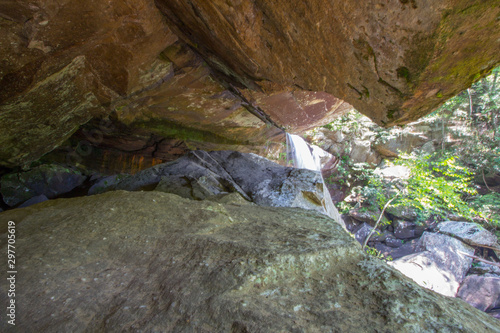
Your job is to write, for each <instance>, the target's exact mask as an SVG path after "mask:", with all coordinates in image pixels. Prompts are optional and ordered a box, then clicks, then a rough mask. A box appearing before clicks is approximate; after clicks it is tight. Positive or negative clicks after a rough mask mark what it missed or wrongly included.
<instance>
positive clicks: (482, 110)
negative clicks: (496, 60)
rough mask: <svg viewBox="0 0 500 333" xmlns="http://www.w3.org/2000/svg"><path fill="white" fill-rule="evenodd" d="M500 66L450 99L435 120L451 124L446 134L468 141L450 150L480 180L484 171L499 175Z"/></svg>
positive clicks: (433, 115) (438, 110) (437, 112)
mask: <svg viewBox="0 0 500 333" xmlns="http://www.w3.org/2000/svg"><path fill="white" fill-rule="evenodd" d="M499 81H500V67H498V68H496V69H494V70H493V72H492V75H490V76H488V77H486V78H484V79H482V80H480V81H478V82H476V83H474V84H473V85H472V87H471V88H470V89H467V90H465V91H463V92H462V93H460V94H459V95H457V96H455V97H453V98H451V99H450V100H448V101H447V102H446V103H445V104H444V105H443V106H441V107H440V108H439V109H437V110H436V111H435V112H434V113H433V114H432V117H438V118H441V119H442V121H444V122H445V124H448V123H450V122H451V124H450V125H453V126H448V127H447V129H446V131H447V132H449V133H450V134H451V135H452V136H453V137H454V138H456V139H458V140H460V141H462V142H467V144H462V145H452V146H451V147H449V150H451V151H452V152H453V154H455V155H457V156H460V157H461V159H462V160H463V161H464V162H465V163H467V165H468V166H469V168H470V169H471V170H472V171H473V172H474V173H475V174H476V177H478V176H479V175H480V174H482V173H483V172H485V173H489V172H500V131H499V125H500V103H499V101H500V82H499Z"/></svg>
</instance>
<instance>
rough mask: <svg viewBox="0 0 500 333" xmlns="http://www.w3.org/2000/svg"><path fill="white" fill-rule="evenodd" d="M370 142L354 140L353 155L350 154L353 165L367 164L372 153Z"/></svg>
mask: <svg viewBox="0 0 500 333" xmlns="http://www.w3.org/2000/svg"><path fill="white" fill-rule="evenodd" d="M370 145H371V143H370V141H361V140H353V141H352V142H351V153H350V154H349V157H350V161H351V162H352V163H363V162H366V160H367V157H368V156H369V155H370V153H371V150H370V148H371V146H370Z"/></svg>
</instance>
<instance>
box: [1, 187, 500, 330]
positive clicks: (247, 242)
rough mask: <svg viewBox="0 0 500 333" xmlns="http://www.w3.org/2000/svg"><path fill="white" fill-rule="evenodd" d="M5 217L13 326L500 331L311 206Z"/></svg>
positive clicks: (115, 206)
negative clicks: (368, 249) (11, 234)
mask: <svg viewBox="0 0 500 333" xmlns="http://www.w3.org/2000/svg"><path fill="white" fill-rule="evenodd" d="M24 210H27V211H29V214H20V212H22V211H24ZM14 215H15V216H16V220H17V221H16V222H17V231H18V232H19V234H21V235H24V236H23V237H20V238H19V239H18V240H17V242H16V245H17V246H18V247H17V248H16V250H17V249H18V251H19V252H17V253H16V255H17V258H18V259H19V262H20V265H22V270H23V274H19V275H18V280H16V282H17V285H19V286H23V288H19V290H16V298H17V299H19V300H23V301H22V302H19V304H18V307H17V317H16V319H17V322H16V324H17V325H16V328H18V329H19V330H20V331H40V332H42V331H47V332H83V331H88V332H96V331H143V332H152V331H160V332H192V331H208V332H231V331H239V332H244V331H247V332H279V331H287V332H293V331H311V332H312V331H318V332H329V331H339V332H370V331H375V330H376V331H380V332H419V331H426V332H428V331H435V332H446V331H448V332H455V331H462V332H485V333H489V332H499V331H500V329H499V327H498V323H497V322H496V320H495V319H494V318H492V317H490V316H488V315H487V314H485V313H483V312H481V311H479V310H477V309H475V308H473V307H470V306H468V305H467V304H465V303H464V302H462V301H461V300H457V299H450V298H446V297H443V296H441V295H438V294H436V293H432V292H429V291H426V290H425V289H422V288H420V287H419V286H417V285H416V284H415V283H413V282H411V281H410V280H408V279H407V278H405V277H403V276H402V275H401V274H400V273H398V272H396V271H395V270H393V269H392V268H390V267H388V266H387V265H385V264H384V263H383V262H381V261H378V260H376V259H373V258H370V257H369V256H367V255H365V254H363V253H362V251H361V249H360V246H359V245H358V244H357V242H356V241H355V240H353V239H352V238H351V237H350V236H349V235H348V234H347V233H346V232H344V231H343V229H342V228H341V227H340V226H339V225H337V224H335V223H332V220H331V219H329V218H326V217H325V216H323V215H321V214H319V213H317V212H314V211H310V210H304V209H298V208H275V207H259V206H255V205H239V206H238V205H235V204H219V203H214V202H211V201H193V200H186V199H183V198H180V197H179V196H176V195H173V194H168V193H162V192H156V191H152V192H126V191H116V192H108V193H105V194H101V195H95V196H87V197H80V198H74V199H58V200H50V201H47V202H44V203H41V204H39V205H36V206H31V207H28V208H23V209H16V210H11V211H9V212H4V213H2V214H0V218H1V219H2V221H4V220H9V219H12V218H13V217H14ZM49 238H50V239H51V241H50V242H48V241H47V239H49ZM6 243H7V242H6V235H5V234H1V235H0V251H2V252H5V251H6V248H5V247H6ZM41 254H43V255H41ZM7 283H8V281H7V280H6V279H1V280H0V288H2V290H7V288H8V287H7ZM6 301H7V293H0V303H2V304H5V302H6ZM16 304H17V303H16ZM374 305H375V306H374ZM382 313H383V314H384V315H381V314H382ZM7 326H8V324H7V323H6V321H5V320H2V321H0V330H1V331H6V330H7Z"/></svg>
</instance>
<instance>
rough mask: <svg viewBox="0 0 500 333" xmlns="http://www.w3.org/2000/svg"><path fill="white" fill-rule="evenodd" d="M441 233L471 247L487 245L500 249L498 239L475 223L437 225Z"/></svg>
mask: <svg viewBox="0 0 500 333" xmlns="http://www.w3.org/2000/svg"><path fill="white" fill-rule="evenodd" d="M437 230H439V232H441V233H443V234H446V235H450V236H452V237H456V238H458V239H460V240H462V241H463V242H465V243H467V244H470V245H479V246H482V245H485V246H490V247H496V248H500V245H498V243H497V237H496V236H495V235H493V234H492V233H491V232H489V231H488V230H486V229H484V228H483V227H481V226H480V225H478V224H476V223H473V222H454V221H446V222H441V223H439V224H438V225H437Z"/></svg>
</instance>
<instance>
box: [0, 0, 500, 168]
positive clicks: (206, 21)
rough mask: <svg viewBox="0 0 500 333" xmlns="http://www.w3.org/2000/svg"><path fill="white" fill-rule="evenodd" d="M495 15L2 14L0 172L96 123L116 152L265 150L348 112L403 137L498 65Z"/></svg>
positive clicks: (276, 9)
mask: <svg viewBox="0 0 500 333" xmlns="http://www.w3.org/2000/svg"><path fill="white" fill-rule="evenodd" d="M499 5H500V2H499V1H496V0H495V1H471V0H461V1H450V0H440V1H432V2H430V1H389V2H387V3H379V2H377V1H365V2H363V3H361V4H360V3H356V4H354V3H351V2H348V1H337V2H335V3H331V2H325V1H320V0H314V1H309V2H307V3H288V2H280V3H274V2H268V3H267V2H262V1H256V0H245V1H239V2H234V3H233V2H223V1H211V2H205V1H201V0H199V1H198V0H195V1H191V2H190V3H189V4H187V3H185V2H182V1H168V2H167V1H163V0H157V1H154V2H153V1H152V0H141V1H122V2H116V1H111V2H109V3H106V4H95V3H93V2H91V1H79V2H75V1H72V2H68V3H67V4H65V5H55V4H53V3H50V2H48V1H41V0H40V1H37V2H35V3H31V2H30V3H29V2H27V1H18V2H17V3H16V4H9V5H7V4H2V5H0V14H1V15H0V17H1V18H0V20H1V21H0V29H1V30H2V32H3V34H2V38H1V40H0V42H1V44H2V45H3V46H5V50H6V51H7V52H5V54H4V55H3V56H2V58H3V59H2V60H3V61H2V65H1V66H0V76H1V78H0V84H1V86H2V90H1V93H0V100H1V104H0V110H1V113H0V119H1V122H0V129H1V130H2V135H1V136H0V143H1V145H2V150H1V152H0V159H1V161H0V163H1V164H2V165H6V166H11V167H12V166H16V165H29V163H30V162H32V161H34V160H37V159H39V158H40V157H41V156H43V155H44V154H46V153H48V152H50V151H52V150H53V149H54V148H56V147H58V146H60V145H61V144H62V143H63V142H64V141H65V140H66V139H68V138H70V137H71V136H72V135H73V134H74V133H75V131H77V129H78V128H79V127H80V126H81V125H83V124H85V123H87V122H88V121H89V120H90V119H93V118H94V119H95V118H100V117H103V118H107V117H110V116H111V119H113V120H114V121H116V123H117V124H123V125H125V126H127V131H128V132H130V133H131V134H130V135H131V137H145V138H149V137H151V136H152V135H154V136H159V137H163V138H168V139H181V140H183V141H184V142H185V143H186V146H187V147H189V148H191V149H194V148H205V149H207V148H211V149H217V148H219V147H222V148H223V149H228V148H235V147H238V149H241V150H246V151H256V147H262V146H264V145H266V144H267V143H268V142H270V141H274V142H278V141H280V140H281V139H282V131H281V130H280V129H278V128H277V127H279V128H281V129H285V130H289V131H292V132H293V131H295V132H300V131H303V130H306V129H308V128H311V127H314V126H318V125H321V124H324V123H327V122H329V121H331V120H332V118H333V117H335V116H337V115H338V114H341V113H342V112H344V111H345V110H347V109H350V108H351V106H350V104H351V105H353V106H354V107H356V108H357V109H358V110H359V111H361V112H362V113H364V114H366V115H368V116H369V117H371V118H372V119H373V120H375V121H376V122H377V123H379V124H382V125H385V126H391V125H395V124H404V123H407V122H410V121H412V120H414V119H416V118H418V117H421V116H423V115H425V114H427V113H429V112H430V111H432V109H433V108H435V107H437V106H438V105H439V104H440V103H442V102H444V101H445V100H446V99H447V98H449V97H451V96H453V95H455V94H456V93H458V92H459V91H460V90H462V89H465V88H467V87H468V86H469V85H470V84H471V83H472V82H473V81H475V80H477V79H479V78H480V77H482V76H484V75H486V74H487V73H488V72H489V71H490V70H491V69H492V68H494V67H495V66H497V65H498V63H499V62H500V56H499V54H498V52H497V50H498V46H499V41H500V29H499V21H498V16H499V15H500V6H499ZM81 13H84V14H81ZM162 14H163V15H162ZM348 103H350V104H348ZM104 134H107V133H104ZM108 141H109V140H108ZM145 141H147V139H145Z"/></svg>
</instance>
